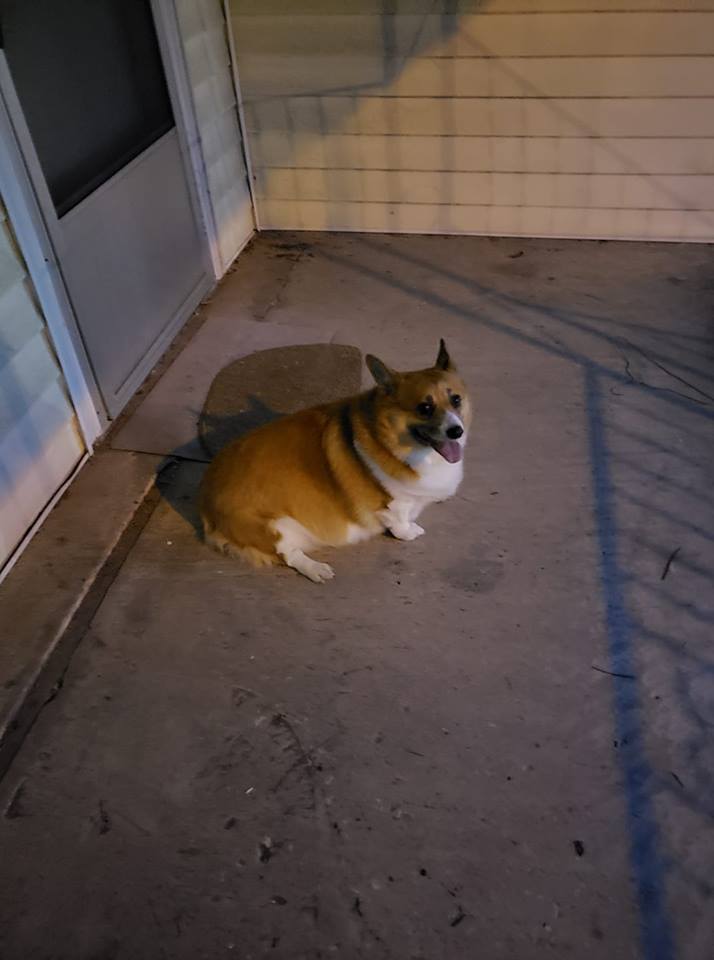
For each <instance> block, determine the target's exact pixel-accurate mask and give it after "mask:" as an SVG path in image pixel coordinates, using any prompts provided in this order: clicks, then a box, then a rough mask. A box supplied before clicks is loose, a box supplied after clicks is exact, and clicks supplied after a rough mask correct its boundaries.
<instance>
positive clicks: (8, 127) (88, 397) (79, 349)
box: [0, 50, 109, 452]
mask: <svg viewBox="0 0 714 960" xmlns="http://www.w3.org/2000/svg"><path fill="white" fill-rule="evenodd" d="M8 101H9V102H8ZM13 101H15V90H14V86H13V84H12V81H11V80H10V73H9V71H8V67H7V60H6V58H5V52H4V51H3V50H0V193H2V197H3V201H4V203H5V207H6V209H7V213H8V217H9V219H10V223H11V225H12V230H13V233H14V234H15V237H16V239H17V242H18V244H19V247H20V252H21V253H22V256H23V258H24V260H25V263H26V265H27V269H28V272H29V274H30V278H31V280H32V283H33V285H34V288H35V292H36V294H37V298H38V300H39V301H40V306H41V308H42V312H43V314H44V318H45V322H46V324H47V329H48V330H49V333H50V336H51V338H52V345H53V347H54V351H55V353H56V355H57V359H58V361H59V364H60V367H61V368H62V374H63V376H64V380H65V383H66V385H67V390H68V391H69V395H70V399H71V401H72V405H73V406H74V409H75V412H76V414H77V420H78V421H79V426H80V429H81V431H82V436H83V438H84V442H85V444H86V445H87V450H88V451H90V452H91V450H92V445H93V444H94V442H95V441H96V440H97V438H98V437H99V436H100V435H101V434H102V433H103V432H104V430H105V429H106V427H107V425H108V423H109V420H108V418H107V415H106V412H105V410H104V404H103V402H102V400H101V396H100V393H99V388H98V387H97V383H96V381H95V379H94V374H93V373H92V368H91V366H90V363H89V358H88V357H87V353H86V351H85V349H84V344H83V343H82V338H81V335H80V333H79V328H78V326H77V322H76V320H75V317H74V312H73V310H72V306H71V304H70V301H69V297H68V295H67V290H66V289H65V285H64V280H63V279H62V274H61V272H60V268H59V263H58V262H57V258H56V256H55V250H54V245H53V243H52V240H51V238H50V234H49V232H48V230H47V224H46V221H45V217H44V215H43V211H42V207H41V204H40V201H39V199H38V197H37V193H36V191H35V188H34V185H33V182H32V179H31V178H30V174H29V171H28V169H27V157H26V154H25V153H24V151H23V150H22V147H21V145H20V144H21V138H20V137H18V131H17V126H16V120H17V118H16V114H17V110H18V109H19V104H18V103H17V102H16V101H15V102H13ZM33 153H34V151H33ZM35 159H36V158H35Z"/></svg>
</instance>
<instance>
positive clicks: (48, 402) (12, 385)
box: [0, 207, 84, 567]
mask: <svg viewBox="0 0 714 960" xmlns="http://www.w3.org/2000/svg"><path fill="white" fill-rule="evenodd" d="M83 452H84V445H83V443H82V441H81V439H80V436H79V431H78V429H77V425H76V421H75V416H74V411H73V409H72V406H71V404H70V402H69V400H68V399H67V396H66V394H65V390H64V382H63V379H62V375H61V373H60V370H59V367H58V365H57V362H56V360H55V357H54V354H53V352H52V349H51V347H50V344H49V341H48V340H47V335H46V331H45V324H44V321H43V319H42V317H41V316H40V314H39V312H38V310H37V307H36V306H35V303H34V301H33V297H32V291H31V288H30V286H29V280H28V278H27V276H26V274H25V269H24V265H23V263H22V260H21V258H20V255H19V253H18V251H17V249H16V247H15V244H14V239H13V236H12V232H11V228H10V225H9V223H8V221H7V219H6V217H5V213H4V210H3V209H2V207H0V567H2V565H3V563H4V562H5V561H6V560H7V559H8V557H9V556H10V555H11V553H12V552H13V550H14V549H15V547H16V546H17V545H18V543H19V542H20V540H21V539H22V537H23V536H24V534H25V533H26V531H27V530H28V528H29V527H30V526H31V525H32V523H33V522H34V520H35V518H36V517H37V516H38V514H39V513H40V512H41V511H42V510H43V508H44V507H45V505H46V504H47V502H48V501H49V500H50V499H51V497H52V496H53V494H54V493H55V491H56V490H57V489H58V488H59V487H60V486H61V484H62V482H63V481H64V480H65V479H66V478H67V477H68V475H69V474H70V473H71V471H72V469H73V467H74V466H75V465H76V464H77V463H78V461H79V460H80V458H81V456H82V454H83Z"/></svg>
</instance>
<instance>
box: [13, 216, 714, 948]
mask: <svg viewBox="0 0 714 960" xmlns="http://www.w3.org/2000/svg"><path fill="white" fill-rule="evenodd" d="M713 307H714V257H713V255H712V248H711V247H709V246H676V245H655V244H621V243H590V242H564V241H563V242H554V241H540V240H532V241H523V240H508V239H502V240H488V239H481V238H459V239H456V238H438V237H406V238H404V237H402V238H398V237H380V236H345V235H326V234H323V235H314V234H300V235H291V236H288V235H272V236H271V235H263V236H261V237H260V238H259V239H258V240H257V241H256V242H255V243H254V244H253V245H252V247H251V248H250V249H249V250H248V251H247V252H246V253H245V254H244V255H243V256H242V257H241V259H240V261H239V262H238V265H237V267H236V269H235V270H234V272H233V273H231V275H230V276H229V277H228V278H227V279H226V281H224V283H223V285H222V287H221V288H220V289H219V291H218V292H217V294H216V296H215V297H214V298H213V302H212V303H211V305H209V308H208V311H207V320H206V323H205V324H204V327H203V328H202V333H203V334H204V335H205V336H208V337H209V338H210V331H211V329H212V328H211V326H210V325H211V323H212V322H214V321H216V318H218V320H220V322H221V323H225V322H226V321H225V318H226V316H229V317H230V316H234V318H235V320H234V322H235V325H236V330H237V331H240V330H241V329H243V327H241V324H243V325H244V329H245V330H246V331H250V336H253V337H258V340H256V341H255V342H256V343H260V344H261V345H270V344H269V343H265V344H263V343H262V341H260V336H259V334H260V330H258V333H257V334H256V332H255V331H256V329H257V325H264V326H265V329H266V330H267V329H269V325H272V328H274V329H275V330H277V331H278V333H277V334H276V335H275V336H276V337H277V340H276V341H275V342H277V341H279V340H280V337H283V341H281V342H290V339H289V338H290V336H291V333H290V331H295V330H299V331H303V332H302V333H300V334H299V336H298V337H297V339H298V340H299V339H301V338H302V339H304V340H305V341H306V342H307V341H310V342H315V341H319V340H327V341H330V340H332V341H335V342H341V343H348V344H355V345H356V346H358V347H360V348H361V349H362V350H369V351H371V352H374V353H377V354H378V355H380V356H381V357H383V359H385V360H386V361H388V362H389V363H391V364H393V365H395V366H397V367H401V368H404V369H407V368H411V367H415V366H421V365H425V364H427V363H429V362H431V361H432V359H433V357H434V356H435V351H436V347H437V344H438V339H439V337H440V336H444V337H445V338H446V340H447V342H448V344H449V347H450V349H451V351H452V354H453V356H454V358H455V359H456V361H457V363H458V364H459V366H460V368H461V370H462V373H463V375H464V377H465V379H466V380H467V382H468V383H469V384H470V386H471V388H472V391H473V394H474V396H475V398H476V409H477V416H476V421H475V425H474V428H473V432H472V439H471V442H470V446H469V448H468V454H467V476H466V480H465V481H464V484H463V486H462V488H461V490H460V491H459V494H458V495H457V497H455V498H454V499H453V500H451V501H449V502H448V503H446V504H442V505H439V506H434V507H432V508H430V509H429V511H428V512H427V513H426V515H425V519H424V526H425V527H426V530H427V534H426V536H424V537H422V538H421V539H420V540H418V541H416V542H414V543H400V542H396V541H391V540H388V539H386V538H385V539H380V540H376V541H372V542H369V543H366V544H362V545H359V546H355V547H351V548H346V549H344V550H342V551H332V552H328V553H326V554H325V558H326V559H329V561H330V563H332V565H333V566H334V568H335V571H336V579H335V580H334V581H332V582H330V583H328V584H325V585H322V586H315V585H313V584H311V583H309V582H308V581H306V580H304V579H303V578H301V577H299V576H297V575H295V574H294V573H293V572H291V571H288V570H277V571H275V570H274V571H267V572H266V571H253V570H250V569H248V568H245V567H243V566H241V565H240V564H238V563H235V562H231V561H229V560H227V559H225V558H222V557H220V556H218V555H216V554H214V553H211V552H209V551H208V550H207V549H206V548H205V547H204V546H203V545H202V543H201V542H200V540H199V538H198V536H197V532H196V528H195V513H194V509H193V498H194V494H195V490H196V486H197V483H198V481H199V479H200V475H201V472H202V470H203V469H204V466H203V465H202V464H201V463H197V462H191V461H189V460H185V459H184V460H179V461H176V462H175V463H173V464H172V465H171V466H169V467H168V468H167V469H165V470H164V471H163V472H162V473H161V475H160V477H159V481H158V482H159V493H160V497H159V496H156V495H154V496H155V497H156V503H155V506H153V508H152V509H150V510H148V512H147V514H146V517H145V518H144V520H143V521H142V523H144V525H143V528H142V529H141V531H140V532H138V535H137V537H136V538H135V543H134V545H133V547H132V548H131V549H129V550H128V551H127V553H126V556H125V557H124V558H123V562H121V563H118V564H116V569H115V570H114V571H113V574H112V579H111V582H110V583H109V584H108V585H107V589H106V592H105V593H104V594H103V600H102V601H101V602H100V603H99V604H98V605H97V607H96V610H93V614H92V616H91V617H88V618H87V622H86V623H85V625H84V627H83V630H82V635H81V637H80V638H79V642H78V645H77V647H76V650H75V651H74V655H73V657H72V659H71V661H70V663H69V666H68V668H67V671H66V673H65V674H64V678H63V682H62V684H61V687H60V688H58V690H57V691H56V695H53V696H52V697H51V698H49V699H48V702H47V703H46V704H45V706H44V708H43V709H42V710H41V712H40V714H39V716H38V718H37V720H36V722H35V723H34V725H33V726H32V729H31V730H30V732H29V734H28V735H27V737H26V739H25V740H24V743H23V744H22V746H21V748H20V750H19V752H18V753H17V754H16V756H15V758H14V760H13V762H12V764H11V765H10V767H9V769H8V771H7V772H6V774H5V776H4V778H3V779H2V782H1V783H0V800H1V802H2V810H3V812H4V816H2V817H1V818H0V850H1V851H2V853H1V857H0V957H2V960H50V958H53V960H59V958H63V960H85V958H86V960H100V958H101V960H144V958H146V960H156V958H162V957H163V958H170V960H173V958H177V960H179V958H180V960H183V958H186V960H189V958H190V960H198V958H207V960H217V958H221V957H236V958H241V960H251V958H252V960H258V958H263V957H269V958H276V960H302V958H305V960H317V958H322V960H325V958H329V957H339V958H345V960H352V958H355V960H357V958H363V957H374V958H379V960H382V958H385V960H386V958H393V960H473V958H478V960H530V958H535V957H542V956H549V955H553V956H562V957H573V958H578V960H580V958H591V957H592V958H595V957H598V958H601V957H606V958H608V960H620V958H635V957H644V958H646V960H674V958H682V960H705V958H706V957H708V956H710V952H711V945H712V943H714V910H713V909H712V896H713V895H714V839H713V836H714V830H712V817H714V746H713V744H714V738H713V737H712V727H713V726H714V653H713V650H712V636H713V635H714V631H713V628H712V625H713V623H714V589H713V588H712V581H713V579H714V484H712V478H713V476H714V382H713V381H714V353H713V346H714V327H713V326H712V317H713V316H714V313H713ZM216 322H217V321H216ZM283 335H284V336H283ZM247 336H248V333H246V337H247ZM266 336H267V334H266ZM293 337H294V334H293ZM285 338H287V339H285ZM251 342H253V341H251ZM195 343H196V338H194V340H193V341H191V343H189V344H188V346H187V347H186V348H185V350H184V351H183V353H182V354H181V356H180V357H179V358H178V360H177V361H176V363H183V365H184V368H185V369H186V370H189V371H190V368H191V365H192V361H191V356H192V354H191V351H192V349H193V348H194V345H195ZM230 359H232V357H231V356H225V357H223V359H222V360H221V363H225V362H228V361H229V360H230ZM219 365H220V364H219ZM217 369H218V368H217V367H216V370H215V372H217ZM201 389H203V388H201ZM195 400H196V397H195V395H193V396H192V399H191V403H193V404H194V405H195ZM146 403H147V404H149V405H150V404H151V397H150V398H149V400H148V401H146ZM157 409H158V408H157ZM162 409H165V408H162ZM187 409H188V408H187ZM185 419H186V418H184V420H185ZM181 429H184V428H183V427H182V428H181ZM169 432H170V431H169ZM146 436H148V434H146ZM171 442H172V444H174V446H175V447H176V448H180V447H181V445H182V444H185V443H190V442H191V438H190V437H189V436H184V435H183V434H181V430H179V431H178V433H177V435H176V438H175V441H174V440H172V441H171ZM147 443H148V447H149V449H144V450H142V449H141V445H139V444H137V449H139V450H140V453H139V454H137V453H136V452H134V453H126V454H122V453H119V452H118V451H116V450H115V451H112V452H111V456H114V457H121V456H132V457H137V456H147V457H149V456H152V457H153V456H155V454H156V453H161V452H165V451H162V450H160V449H154V448H152V446H151V443H150V442H149V441H147ZM125 445H127V446H130V444H125ZM184 449H185V448H184ZM151 462H152V463H153V460H152V461H151ZM75 509H76V510H77V511H79V514H78V515H79V516H81V509H82V505H81V503H79V504H77V505H76V507H75ZM11 576H12V575H11Z"/></svg>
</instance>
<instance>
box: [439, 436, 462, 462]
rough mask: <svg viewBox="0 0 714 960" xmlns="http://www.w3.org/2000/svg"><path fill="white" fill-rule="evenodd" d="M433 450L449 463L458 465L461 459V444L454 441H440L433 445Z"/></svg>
mask: <svg viewBox="0 0 714 960" xmlns="http://www.w3.org/2000/svg"><path fill="white" fill-rule="evenodd" d="M434 449H435V450H436V452H437V453H440V454H441V456H442V457H443V458H444V460H448V462H449V463H458V462H459V460H460V459H461V454H462V449H461V444H460V443H459V442H458V441H456V440H442V441H441V442H440V443H435V444H434Z"/></svg>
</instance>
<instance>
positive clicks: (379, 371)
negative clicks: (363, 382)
mask: <svg viewBox="0 0 714 960" xmlns="http://www.w3.org/2000/svg"><path fill="white" fill-rule="evenodd" d="M364 362H365V363H366V364H367V369H368V370H369V372H370V373H371V374H372V376H373V377H374V380H375V383H376V384H377V386H378V387H382V389H383V390H386V392H387V393H394V390H395V388H396V385H397V375H396V373H395V372H394V370H390V369H389V367H388V366H387V364H386V363H382V361H381V360H379V359H378V358H377V357H373V356H372V354H371V353H368V354H367V356H366V357H365V358H364Z"/></svg>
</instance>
